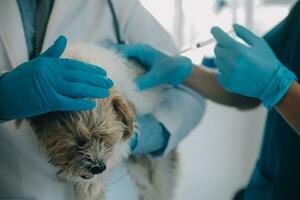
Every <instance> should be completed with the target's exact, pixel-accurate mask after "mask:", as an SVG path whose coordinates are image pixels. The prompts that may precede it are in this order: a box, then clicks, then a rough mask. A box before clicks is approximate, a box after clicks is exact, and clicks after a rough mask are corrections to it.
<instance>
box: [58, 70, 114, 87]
mask: <svg viewBox="0 0 300 200" xmlns="http://www.w3.org/2000/svg"><path fill="white" fill-rule="evenodd" d="M61 76H62V78H63V79H64V80H66V81H68V82H77V83H86V84H90V85H94V86H98V87H102V88H106V89H109V88H111V87H112V86H113V81H112V80H111V79H109V78H107V77H105V76H102V75H98V74H95V73H90V72H78V71H74V70H64V71H63V73H61Z"/></svg>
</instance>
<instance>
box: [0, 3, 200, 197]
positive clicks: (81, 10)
mask: <svg viewBox="0 0 300 200" xmlns="http://www.w3.org/2000/svg"><path fill="white" fill-rule="evenodd" d="M113 3H114V5H115V9H116V13H117V16H118V19H119V23H120V30H121V33H122V38H123V39H124V40H125V41H126V42H127V43H149V44H151V45H153V46H155V47H156V48H159V49H161V50H164V51H167V52H170V53H175V52H176V48H175V46H174V45H173V43H172V41H171V39H170V36H169V35H168V34H167V33H166V31H165V30H163V28H162V27H161V26H160V25H159V24H158V22H157V21H155V19H154V18H153V17H152V16H151V15H150V14H149V13H148V12H147V11H146V10H145V9H144V8H143V6H142V5H141V4H140V2H139V1H138V0H126V1H125V0H114V1H113ZM112 23H113V22H112V16H111V12H110V10H109V8H108V6H107V3H106V0H56V1H55V4H54V7H53V10H52V13H51V16H50V19H49V23H48V27H47V31H46V35H45V39H44V44H43V50H45V49H46V48H47V47H48V46H49V45H51V44H52V43H53V41H54V40H55V39H56V38H57V37H58V36H59V35H62V34H63V35H65V36H66V37H67V38H68V40H69V42H76V41H85V42H91V43H95V44H99V45H107V44H114V43H116V36H115V32H114V29H113V25H112ZM26 60H28V52H27V47H26V41H25V36H24V30H23V26H22V20H21V16H20V13H19V9H18V5H17V3H16V1H15V0H1V1H0V72H3V71H10V70H11V69H13V68H14V67H15V66H17V65H19V64H20V63H22V62H24V61H26ZM8 87H9V86H8ZM166 94H167V96H168V97H169V98H168V101H166V102H165V106H162V107H161V109H159V111H158V112H157V113H156V114H155V116H156V118H157V119H158V120H159V121H160V122H161V123H162V124H164V126H165V127H166V128H167V129H168V131H169V132H170V133H171V137H170V141H169V144H168V147H167V149H166V153H167V152H169V151H170V150H172V149H173V148H174V147H175V146H176V145H177V144H178V143H179V141H180V140H182V138H183V137H184V136H185V135H187V133H189V132H190V131H191V130H192V129H193V128H194V127H195V126H196V125H197V124H198V123H199V121H200V119H201V117H202V114H203V111H204V101H203V99H202V98H200V97H199V96H197V95H195V94H194V93H192V92H191V91H187V90H186V89H183V88H176V89H175V88H174V89H170V90H168V91H166ZM0 95H1V94H0ZM0 98H1V97H0ZM55 174H56V169H54V167H53V166H51V165H50V164H49V163H48V162H47V157H46V155H45V154H44V153H43V151H42V150H41V149H40V148H39V146H38V142H37V140H36V138H35V136H34V134H33V132H32V130H31V129H30V127H28V125H27V124H24V125H23V126H22V128H21V129H20V130H16V129H15V127H14V124H13V122H7V123H3V124H0V200H3V199H35V200H54V199H55V200H71V199H73V197H72V187H71V186H70V185H69V184H68V183H66V182H63V181H61V180H59V179H58V178H57V177H56V175H55ZM107 191H108V193H107V196H108V200H119V199H123V200H126V199H128V200H135V199H137V196H136V192H135V189H134V186H133V184H132V181H131V180H130V178H129V176H128V175H127V171H126V168H125V167H124V165H121V166H120V167H119V168H118V169H116V170H115V171H114V173H113V175H112V176H111V177H110V180H109V182H108V187H107Z"/></svg>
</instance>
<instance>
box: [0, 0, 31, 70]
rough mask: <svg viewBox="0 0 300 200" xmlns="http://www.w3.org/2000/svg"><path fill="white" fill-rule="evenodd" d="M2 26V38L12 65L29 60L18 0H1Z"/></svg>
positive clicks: (0, 25)
mask: <svg viewBox="0 0 300 200" xmlns="http://www.w3.org/2000/svg"><path fill="white" fill-rule="evenodd" d="M0 27H1V29H0V39H1V41H2V43H3V45H4V47H5V51H6V53H7V55H8V58H9V61H10V64H11V67H16V66H17V65H19V64H20V63H22V62H24V61H26V60H28V50H27V45H26V39H25V33H24V29H23V24H22V18H21V14H20V11H19V7H18V4H17V1H16V0H1V6H0Z"/></svg>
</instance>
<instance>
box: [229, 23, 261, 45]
mask: <svg viewBox="0 0 300 200" xmlns="http://www.w3.org/2000/svg"><path fill="white" fill-rule="evenodd" d="M233 29H234V31H235V33H236V35H237V36H238V37H239V38H241V39H242V40H244V41H245V42H246V43H248V44H249V45H253V44H255V43H256V42H257V41H258V40H259V39H260V38H259V37H258V36H256V35H255V34H253V33H252V32H251V31H249V30H248V29H246V28H245V27H243V26H241V25H239V24H234V25H233Z"/></svg>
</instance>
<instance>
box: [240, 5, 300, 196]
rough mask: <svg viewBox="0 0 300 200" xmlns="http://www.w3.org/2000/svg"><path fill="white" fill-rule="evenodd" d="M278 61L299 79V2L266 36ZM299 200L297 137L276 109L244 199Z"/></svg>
mask: <svg viewBox="0 0 300 200" xmlns="http://www.w3.org/2000/svg"><path fill="white" fill-rule="evenodd" d="M265 40H266V41H267V42H268V43H269V45H270V46H271V48H272V49H273V51H274V53H275V54H276V55H277V57H278V58H279V59H280V60H281V62H282V63H283V64H284V65H285V66H286V67H288V68H289V69H290V70H291V71H293V72H294V73H295V74H296V76H297V77H298V78H299V77H300V1H298V3H297V4H296V5H295V7H294V8H293V10H292V11H291V13H290V15H289V16H288V17H287V18H286V19H285V20H283V22H282V23H280V24H279V25H278V26H277V27H275V28H274V29H273V30H272V31H271V32H270V33H268V34H267V35H266V36H265ZM271 199H272V200H300V137H299V136H297V134H296V132H295V131H294V130H293V129H292V128H291V127H290V126H289V125H288V123H287V122H286V121H285V120H284V119H283V118H282V117H281V116H280V114H279V113H278V112H276V110H271V111H270V112H269V113H268V118H267V121H266V127H265V133H264V140H263V144H262V149H261V154H260V157H259V159H258V162H257V164H256V168H255V170H254V173H253V175H252V178H251V180H250V183H249V185H248V187H247V188H246V191H245V196H244V200H271Z"/></svg>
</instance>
